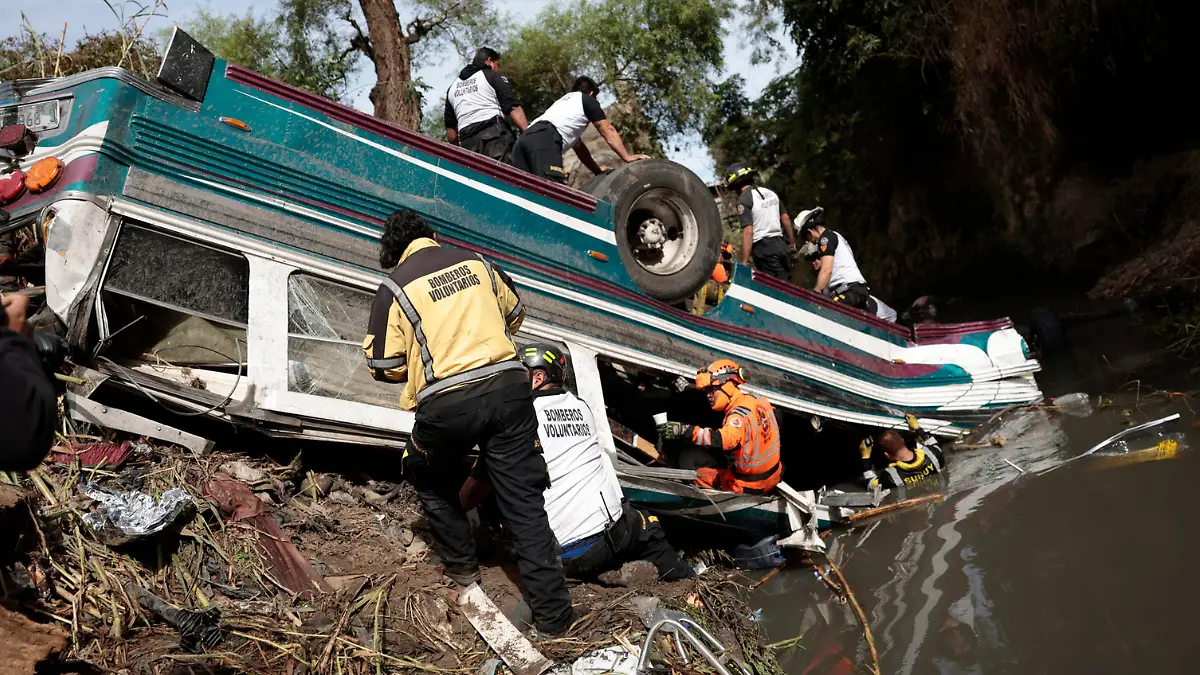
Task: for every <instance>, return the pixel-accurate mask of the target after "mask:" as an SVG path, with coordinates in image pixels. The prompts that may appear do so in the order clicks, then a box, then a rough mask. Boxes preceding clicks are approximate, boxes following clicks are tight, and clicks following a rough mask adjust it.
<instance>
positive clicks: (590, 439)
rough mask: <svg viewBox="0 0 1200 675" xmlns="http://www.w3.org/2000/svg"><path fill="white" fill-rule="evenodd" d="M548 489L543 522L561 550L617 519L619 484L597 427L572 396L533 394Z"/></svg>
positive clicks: (566, 393) (577, 399) (586, 408)
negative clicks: (548, 526)
mask: <svg viewBox="0 0 1200 675" xmlns="http://www.w3.org/2000/svg"><path fill="white" fill-rule="evenodd" d="M533 407H534V409H535V410H536V411H537V418H538V438H539V439H540V440H541V442H542V453H543V456H544V457H545V459H546V468H547V469H548V470H549V472H550V487H549V488H547V489H546V493H545V499H546V516H547V517H548V518H549V520H550V529H551V530H553V531H554V536H555V538H556V539H558V543H559V544H560V545H561V546H567V545H568V544H571V543H573V542H575V541H578V540H580V539H583V538H585V537H590V536H592V535H594V534H599V533H600V532H602V531H603V530H604V528H605V527H607V526H608V524H609V523H610V522H612V521H613V520H615V519H616V518H619V517H620V516H621V483H620V482H619V481H618V480H617V472H616V471H615V470H614V469H613V466H612V462H611V461H609V458H608V455H606V454H605V453H604V450H603V449H601V447H600V437H599V436H598V434H597V431H596V422H595V420H594V419H593V418H592V412H591V410H589V409H588V407H587V404H586V403H584V402H583V401H581V400H580V399H579V398H577V397H576V396H575V395H574V394H572V393H570V392H565V391H558V392H557V393H553V394H546V393H541V392H534V398H533Z"/></svg>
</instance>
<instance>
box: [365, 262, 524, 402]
mask: <svg viewBox="0 0 1200 675" xmlns="http://www.w3.org/2000/svg"><path fill="white" fill-rule="evenodd" d="M497 277H500V278H501V279H500V280H501V281H503V273H502V272H500V271H499V270H497V269H496V268H494V267H492V265H491V264H490V263H488V262H487V261H486V260H485V259H484V258H482V257H481V256H479V255H477V254H475V253H471V252H470V251H467V250H466V249H460V248H444V247H441V246H438V245H437V243H436V242H434V241H433V240H432V239H428V238H421V239H417V240H415V241H414V242H413V243H412V244H411V245H410V246H409V247H408V248H407V249H406V250H405V252H404V255H403V257H402V258H401V260H400V264H398V265H397V266H396V268H395V269H394V270H393V271H392V272H391V274H389V275H388V278H387V281H385V282H384V285H385V286H388V289H389V290H390V291H391V293H390V294H380V295H377V296H376V302H383V303H390V304H391V308H390V316H391V317H394V318H397V319H398V318H399V316H398V315H400V314H403V315H404V319H405V321H399V322H390V321H389V323H388V326H396V328H395V329H394V331H397V332H399V334H397V335H396V336H395V337H396V338H397V339H399V340H401V341H402V343H403V342H408V340H407V338H408V337H409V335H410V334H411V337H412V340H411V342H410V345H411V346H410V347H409V351H408V353H407V354H406V357H405V361H406V363H407V364H408V366H409V367H408V372H407V380H408V384H407V386H406V387H405V390H404V394H403V395H402V396H401V401H402V403H403V405H402V407H405V408H412V407H414V406H415V404H416V403H417V402H418V401H419V400H420V399H422V398H424V397H426V396H430V395H433V394H435V393H438V392H440V391H443V390H446V389H449V388H452V387H454V386H456V385H459V384H461V383H462V382H464V381H467V380H469V379H470V378H471V376H472V374H476V375H479V376H483V375H486V374H489V373H491V372H493V371H494V369H495V368H507V369H509V370H514V371H515V370H521V367H520V363H518V362H517V361H516V351H515V350H514V348H513V344H512V340H511V338H510V337H509V324H510V322H512V320H513V319H515V318H516V315H517V314H523V313H524V308H523V307H522V306H521V304H520V300H519V299H515V296H514V298H513V299H512V300H510V301H509V304H511V305H512V306H513V307H514V309H513V310H512V311H511V312H510V314H512V316H506V315H505V313H503V311H502V310H503V308H502V306H501V302H503V300H502V299H500V298H501V297H503V296H506V295H510V294H511V284H506V283H500V284H497ZM376 316H379V317H382V313H381V312H380V310H378V309H375V310H374V311H373V317H376ZM464 324H466V325H468V326H469V327H470V328H471V329H470V330H464V329H463V328H464ZM380 328H382V327H380ZM381 334H382V333H381V332H377V331H375V330H373V331H372V335H376V336H378V335H381ZM380 346H381V343H379V342H373V343H372V344H369V345H364V348H366V349H372V348H378V347H380ZM489 367H492V368H491V369H489Z"/></svg>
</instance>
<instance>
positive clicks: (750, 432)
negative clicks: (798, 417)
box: [692, 392, 783, 491]
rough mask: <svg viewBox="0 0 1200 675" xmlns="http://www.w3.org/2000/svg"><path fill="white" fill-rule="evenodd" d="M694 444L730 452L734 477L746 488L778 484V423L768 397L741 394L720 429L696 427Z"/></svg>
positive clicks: (726, 413)
mask: <svg viewBox="0 0 1200 675" xmlns="http://www.w3.org/2000/svg"><path fill="white" fill-rule="evenodd" d="M692 442H693V443H695V444H696V445H702V446H710V447H719V448H721V449H722V450H724V451H726V452H728V453H731V454H732V455H733V462H732V463H731V464H732V468H733V475H734V477H735V478H736V479H737V480H738V482H739V483H741V484H742V486H743V487H746V488H753V489H758V490H763V491H767V490H770V489H772V488H774V487H775V486H776V485H778V484H779V479H780V477H781V476H782V474H783V471H782V464H781V463H780V460H779V423H778V422H777V421H776V420H775V409H774V408H772V407H771V404H770V402H768V401H767V399H766V398H756V397H754V396H751V395H750V394H746V393H741V392H739V393H738V395H737V396H735V397H734V398H733V400H732V401H731V402H730V405H729V407H728V408H727V409H726V410H725V421H724V422H723V423H722V425H721V428H720V429H704V428H699V427H697V428H694V429H693V430H692Z"/></svg>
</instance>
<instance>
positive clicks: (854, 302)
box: [833, 282, 878, 314]
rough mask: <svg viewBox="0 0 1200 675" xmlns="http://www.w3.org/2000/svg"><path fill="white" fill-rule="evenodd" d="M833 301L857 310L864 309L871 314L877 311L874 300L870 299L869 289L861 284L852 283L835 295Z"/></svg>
mask: <svg viewBox="0 0 1200 675" xmlns="http://www.w3.org/2000/svg"><path fill="white" fill-rule="evenodd" d="M833 301H834V302H841V303H844V304H847V305H850V306H851V307H857V308H858V309H865V310H867V311H868V312H870V313H872V314H874V313H875V312H876V310H877V309H878V305H876V304H875V299H874V298H872V297H871V288H870V287H869V286H867V285H866V284H864V283H861V282H855V283H852V284H850V285H848V286H846V288H844V289H842V291H841V292H840V293H835V294H834V295H833Z"/></svg>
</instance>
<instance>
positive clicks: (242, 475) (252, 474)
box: [217, 459, 270, 486]
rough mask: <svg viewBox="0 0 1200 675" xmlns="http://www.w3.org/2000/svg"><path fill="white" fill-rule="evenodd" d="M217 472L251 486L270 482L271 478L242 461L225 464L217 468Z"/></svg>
mask: <svg viewBox="0 0 1200 675" xmlns="http://www.w3.org/2000/svg"><path fill="white" fill-rule="evenodd" d="M217 470H218V471H220V472H221V473H223V474H225V475H226V476H229V477H230V478H236V479H237V480H240V481H242V482H243V483H245V484H247V485H251V486H253V485H257V484H259V483H269V482H270V478H268V477H267V474H266V472H265V471H261V470H259V469H256V468H254V467H252V466H250V465H249V464H247V463H245V462H243V461H242V460H240V459H239V460H237V461H235V462H225V463H224V464H222V465H221V466H219V467H217Z"/></svg>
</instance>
